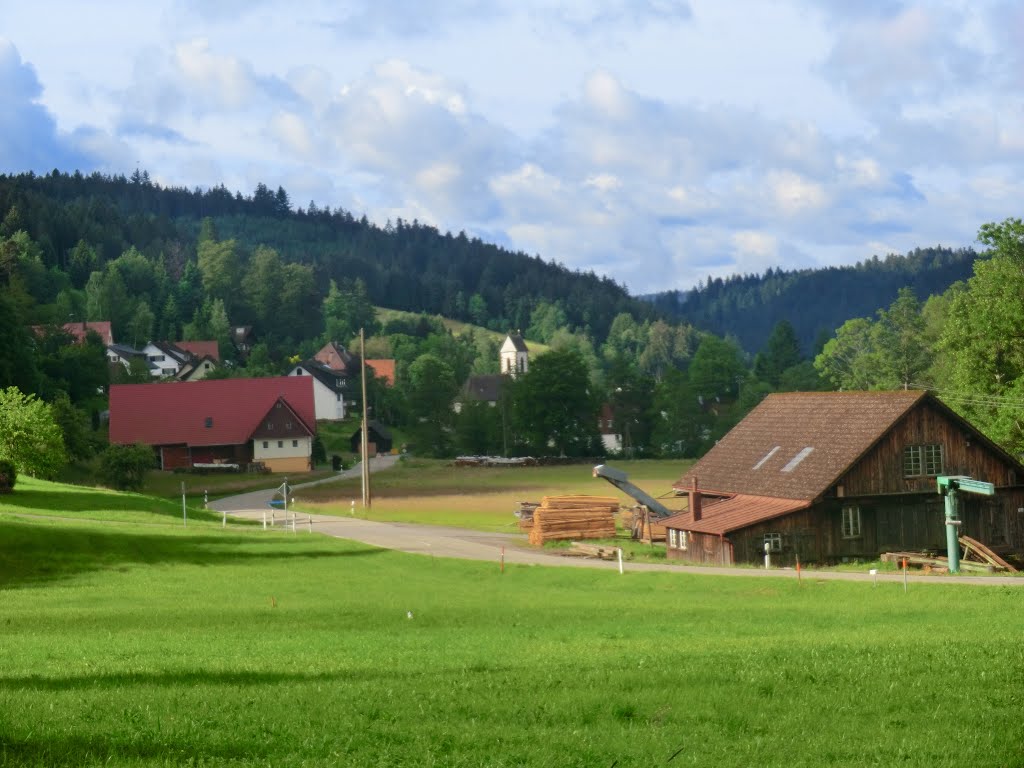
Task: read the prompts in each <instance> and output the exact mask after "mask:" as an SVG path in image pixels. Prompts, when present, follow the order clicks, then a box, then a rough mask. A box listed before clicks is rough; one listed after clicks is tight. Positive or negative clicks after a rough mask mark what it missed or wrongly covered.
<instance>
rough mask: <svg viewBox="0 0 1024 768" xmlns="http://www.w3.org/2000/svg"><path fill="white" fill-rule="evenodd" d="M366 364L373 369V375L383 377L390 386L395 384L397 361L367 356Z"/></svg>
mask: <svg viewBox="0 0 1024 768" xmlns="http://www.w3.org/2000/svg"><path fill="white" fill-rule="evenodd" d="M366 364H367V365H368V366H369V367H370V368H372V369H373V375H374V376H376V377H377V378H378V379H383V381H384V383H385V384H387V385H388V386H389V387H393V386H395V361H394V360H390V359H381V360H371V359H370V358H366Z"/></svg>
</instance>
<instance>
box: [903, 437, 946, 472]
mask: <svg viewBox="0 0 1024 768" xmlns="http://www.w3.org/2000/svg"><path fill="white" fill-rule="evenodd" d="M941 474H942V446H941V445H939V444H938V443H930V444H927V445H908V446H907V447H906V448H904V449H903V476H904V477H922V476H923V477H936V476H937V475H941Z"/></svg>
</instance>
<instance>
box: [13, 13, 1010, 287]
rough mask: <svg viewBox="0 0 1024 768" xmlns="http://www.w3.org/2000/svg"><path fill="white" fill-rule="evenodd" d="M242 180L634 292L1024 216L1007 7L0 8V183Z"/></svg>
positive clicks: (959, 232) (240, 184)
mask: <svg viewBox="0 0 1024 768" xmlns="http://www.w3.org/2000/svg"><path fill="white" fill-rule="evenodd" d="M54 168H56V169H59V170H62V171H74V170H81V171H82V172H86V173H88V172H92V171H100V172H102V173H109V174H124V175H130V174H131V173H132V172H133V171H134V170H135V169H136V168H138V169H142V170H146V171H148V172H149V174H150V177H151V178H152V179H153V180H155V181H157V182H159V183H161V184H164V185H173V186H185V187H188V188H193V187H197V186H199V187H211V186H215V185H219V184H223V185H225V186H226V187H227V188H228V189H230V190H232V191H241V192H242V193H243V194H251V193H252V191H253V190H254V189H255V187H256V185H257V184H258V183H260V182H262V183H264V184H266V185H267V186H269V187H270V188H271V189H277V187H278V186H281V187H284V188H285V190H287V192H288V194H289V196H290V199H291V201H292V203H293V205H294V206H295V207H300V206H301V207H306V206H308V205H309V203H310V201H315V203H316V204H317V205H318V206H319V207H324V206H330V207H331V208H332V209H333V208H338V207H341V208H344V209H345V210H348V211H351V212H352V213H353V214H355V215H356V216H361V215H363V214H365V215H366V216H368V217H369V218H370V219H371V220H372V221H374V222H376V223H378V224H381V225H383V224H385V223H386V222H387V221H388V220H392V221H394V220H395V219H397V218H402V219H404V220H406V221H412V220H414V219H415V220H418V221H419V222H422V223H427V224H430V225H432V226H435V227H437V228H438V229H439V230H441V231H442V232H444V231H450V232H452V233H457V232H459V231H465V232H466V233H467V234H469V235H470V236H476V237H480V238H481V239H483V240H485V241H488V242H494V243H498V244H500V245H503V246H505V247H508V248H510V249H513V250H517V251H522V252H525V253H527V254H530V255H535V254H536V255H539V256H540V257H541V258H543V259H544V260H546V261H556V262H558V263H561V264H564V265H566V266H567V267H570V268H572V269H579V270H587V271H594V272H596V273H598V274H601V275H607V276H609V277H611V278H613V279H615V280H616V281H617V282H619V283H620V284H622V285H624V286H625V287H627V288H628V289H629V290H630V291H631V292H632V293H650V292H655V291H663V290H669V289H686V288H689V287H693V286H694V285H696V284H697V283H698V282H699V281H706V280H707V279H708V278H709V277H727V276H729V275H732V274H737V273H742V274H753V273H762V272H764V271H765V270H766V269H768V268H780V267H781V268H783V269H799V268H804V267H821V266H827V265H839V264H854V263H856V262H858V261H862V260H864V259H868V258H871V257H872V256H874V255H878V256H880V257H884V256H886V255H887V254H890V253H906V252H907V251H909V250H912V249H913V248H916V247H929V246H934V245H944V246H948V247H953V248H957V247H966V246H972V245H976V243H975V238H976V235H977V231H978V228H979V227H980V226H981V225H982V224H984V223H986V222H989V221H1002V220H1004V219H1006V218H1008V217H1015V216H1020V215H1021V214H1022V210H1021V207H1022V206H1021V205H1020V201H1021V200H1022V199H1024V195H1022V192H1024V4H1021V3H1018V2H1013V1H1012V0H1003V1H998V2H996V1H993V2H986V1H985V0H973V1H972V2H969V3H968V2H959V1H958V0H948V1H946V0H931V1H930V2H920V3H914V2H900V0H857V1H856V2H852V1H849V0H818V1H817V2H814V1H812V0H707V1H706V0H605V1H604V2H599V1H597V0H594V1H591V2H583V1H582V0H551V1H550V2H539V1H535V0H431V2H427V3H424V2H419V1H415V0H392V1H391V2H388V1H387V0H331V1H330V2H319V1H318V0H305V1H304V2H301V3H285V2H274V1H272V0H147V2H145V3H140V2H136V1H135V0H132V1H131V2H123V1H122V0H110V1H103V0H101V1H100V2H96V3H82V2H79V0H71V1H68V2H61V1H58V0H37V1H36V2H32V3H25V2H22V1H21V0H0V172H4V173H19V172H25V171H34V172H36V173H44V172H48V171H50V170H52V169H54Z"/></svg>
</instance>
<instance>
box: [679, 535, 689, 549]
mask: <svg viewBox="0 0 1024 768" xmlns="http://www.w3.org/2000/svg"><path fill="white" fill-rule="evenodd" d="M689 543H690V534H689V533H688V532H687V531H680V532H679V548H680V549H682V550H685V549H686V547H687V545H688V544H689Z"/></svg>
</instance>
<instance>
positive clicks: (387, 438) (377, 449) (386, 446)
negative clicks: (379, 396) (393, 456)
mask: <svg viewBox="0 0 1024 768" xmlns="http://www.w3.org/2000/svg"><path fill="white" fill-rule="evenodd" d="M362 439H363V427H362V425H360V427H359V429H357V430H356V431H355V432H353V433H352V439H351V440H350V441H349V442H350V444H351V446H352V451H353V452H354V453H359V452H360V450H362V446H361V445H360V443H361V441H362ZM392 440H393V439H392V436H391V430H390V429H388V428H387V427H386V426H384V425H383V424H381V423H380V422H379V421H375V420H372V419H371V420H370V422H369V424H367V442H368V443H369V445H370V455H371V456H376V455H377V454H378V453H390V452H391V448H392Z"/></svg>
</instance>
